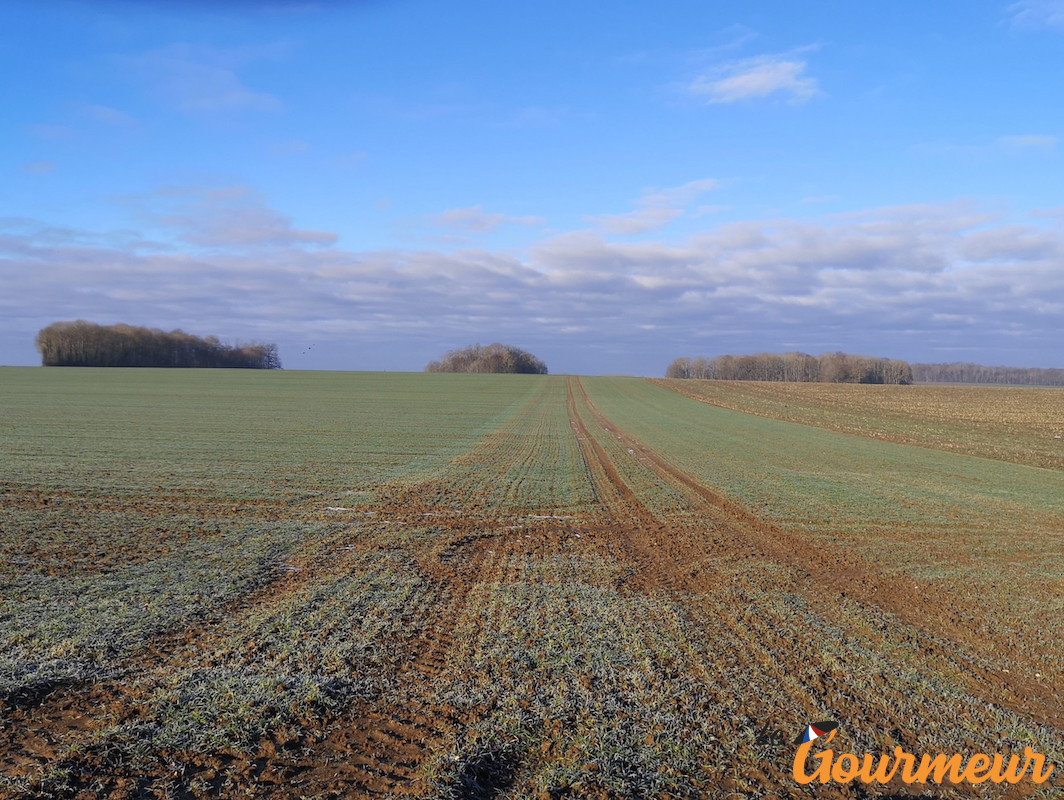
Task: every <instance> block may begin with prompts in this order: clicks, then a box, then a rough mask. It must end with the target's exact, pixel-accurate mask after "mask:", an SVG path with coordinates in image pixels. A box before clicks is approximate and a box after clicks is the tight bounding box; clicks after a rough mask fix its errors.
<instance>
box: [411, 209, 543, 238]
mask: <svg viewBox="0 0 1064 800" xmlns="http://www.w3.org/2000/svg"><path fill="white" fill-rule="evenodd" d="M427 221H428V223H429V224H430V225H434V226H437V227H440V228H449V229H451V230H456V231H461V232H463V233H467V234H485V233H492V232H493V231H495V230H496V229H497V228H499V226H501V225H504V224H516V225H526V226H537V225H544V224H546V220H544V219H543V218H542V217H533V216H524V217H511V216H508V215H507V214H500V213H498V212H488V211H485V210H484V207H483V206H480V205H476V206H470V207H469V208H452V209H450V210H449V211H444V212H443V213H442V214H435V215H433V216H430V217H428V218H427Z"/></svg>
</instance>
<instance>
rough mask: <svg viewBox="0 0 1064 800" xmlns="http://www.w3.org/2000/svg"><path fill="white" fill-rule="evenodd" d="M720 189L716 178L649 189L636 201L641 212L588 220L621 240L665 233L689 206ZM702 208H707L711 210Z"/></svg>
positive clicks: (591, 216)
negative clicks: (633, 236)
mask: <svg viewBox="0 0 1064 800" xmlns="http://www.w3.org/2000/svg"><path fill="white" fill-rule="evenodd" d="M717 186H718V181H716V180H715V179H713V178H700V179H699V180H694V181H689V182H687V183H685V184H683V185H682V186H673V187H671V188H666V189H647V190H646V191H644V192H643V195H642V196H641V197H640V198H639V199H638V200H637V201H636V206H637V208H636V209H635V210H634V211H627V212H624V213H622V214H595V215H587V216H585V217H584V219H586V220H587V221H588V222H590V223H592V224H593V225H595V226H596V227H598V228H599V229H601V230H603V231H605V232H606V233H611V234H614V235H617V236H631V235H636V234H640V233H649V232H651V231H657V230H661V229H662V228H664V227H665V226H666V225H668V224H669V223H670V222H672V221H673V220H674V219H676V218H677V217H680V216H683V214H684V207H686V206H689V205H690V204H691V203H693V202H694V201H695V200H697V199H698V198H699V197H701V196H702V195H703V194H705V193H706V192H708V191H711V190H712V189H715V188H717ZM700 208H707V206H701V207H700ZM696 216H698V214H696Z"/></svg>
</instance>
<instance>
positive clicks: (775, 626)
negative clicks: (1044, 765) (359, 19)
mask: <svg viewBox="0 0 1064 800" xmlns="http://www.w3.org/2000/svg"><path fill="white" fill-rule="evenodd" d="M701 383H703V382H694V381H685V382H683V384H682V385H680V384H679V383H675V384H674V383H672V382H670V383H668V384H667V385H662V382H651V381H645V380H640V379H634V378H575V377H565V376H549V377H547V376H516V375H515V376H487V375H451V374H420V375H415V374H384V373H306V372H304V373H301V372H259V371H246V372H245V371H232V372H230V371H221V370H204V371H193V370H189V371H181V370H169V371H167V370H150V369H144V370H118V369H111V370H105V369H101V370H92V369H55V370H51V369H48V370H45V369H0V453H3V462H2V466H0V797H3V798H19V800H23V799H24V798H96V797H107V798H116V800H117V799H119V798H150V797H158V798H213V797H225V798H238V797H241V798H243V797H262V798H290V797H291V798H327V797H354V798H383V797H423V798H436V797H440V798H492V797H502V798H544V799H545V800H556V799H557V798H613V797H617V798H671V797H722V798H726V797H735V798H746V797H756V798H791V797H818V798H843V797H854V798H857V797H872V796H883V797H887V796H890V797H901V796H910V795H912V796H929V797H986V798H996V797H1044V798H1050V797H1059V796H1060V793H1061V792H1062V791H1064V702H1062V699H1061V693H1062V691H1064V636H1062V633H1064V623H1062V620H1064V471H1062V469H1061V466H1062V465H1061V464H1059V463H1057V462H1055V461H1053V457H1054V452H1055V451H1054V450H1053V449H1052V448H1053V444H1052V442H1054V441H1057V440H1053V439H1052V436H1053V435H1054V431H1053V430H1052V425H1054V424H1061V417H1060V416H1054V412H1053V409H1056V408H1060V400H1059V399H1058V396H1057V395H1056V394H1055V392H1053V391H1052V390H1005V391H1006V392H1008V394H1007V397H1006V396H1005V395H1002V396H1001V403H1002V404H1003V405H1002V408H1006V409H1007V410H1008V416H1007V418H1005V419H1006V421H1005V422H1003V423H999V422H997V420H998V419H1000V418H1001V417H1000V415H997V416H995V415H994V414H993V413H991V412H989V411H986V406H987V403H988V402H989V401H988V400H986V399H979V398H978V397H975V396H974V395H973V394H972V392H973V391H976V392H987V391H992V390H971V389H968V388H964V387H958V388H956V389H953V388H950V389H945V388H942V387H897V389H898V390H912V391H913V392H914V393H917V394H913V395H909V396H908V397H919V398H920V402H918V403H909V402H908V401H906V400H902V399H898V398H900V397H901V395H897V396H894V395H888V394H887V393H883V392H881V391H880V390H881V389H882V388H883V387H845V388H846V391H847V392H848V394H846V395H845V396H843V394H841V393H840V394H839V395H837V396H834V397H833V396H830V395H829V393H823V394H817V393H814V392H812V391H810V393H809V394H806V395H801V396H799V395H798V394H792V393H791V392H792V390H793V389H794V387H789V386H779V387H777V386H772V387H766V386H764V385H759V386H758V387H755V388H751V389H750V390H749V391H745V390H744V392H745V393H743V392H739V391H738V390H733V389H732V388H731V387H726V388H725V389H722V390H719V391H718V389H717V388H715V387H712V386H710V387H702V386H694V384H701ZM803 388H804V387H803ZM817 388H819V387H817ZM831 388H834V387H831ZM890 388H892V389H893V388H895V387H890ZM925 388H934V389H935V391H934V392H928V393H925V394H918V393H920V392H923V390H924V389H925ZM681 391H682V392H687V393H694V394H697V395H698V396H699V399H695V398H693V397H688V396H684V394H681V393H680V392H681ZM950 392H955V395H954V397H953V399H952V400H951V396H950V394H949V393H950ZM1061 396H1064V394H1062V395H1061ZM987 397H990V396H989V395H987ZM995 398H996V396H995ZM951 403H953V405H952V409H953V411H952V413H951ZM721 406H729V407H721ZM735 409H741V410H742V411H748V412H753V413H741V411H740V410H735ZM772 417H786V418H787V419H780V418H772ZM788 420H790V421H788ZM798 422H801V423H804V424H797V423H798ZM1047 432H1048V437H1046V436H1045V434H1046V433H1047ZM853 434H859V435H853ZM875 434H883V435H875ZM1025 436H1029V439H1025V438H1023V437H1025ZM1043 438H1044V439H1045V440H1046V441H1043ZM951 442H952V443H955V444H956V446H952V447H951V446H949V444H950V443H951ZM1023 442H1029V443H1030V444H1029V445H1027V444H1023ZM1036 443H1037V446H1036ZM916 445H919V446H916ZM1058 447H1059V442H1058ZM814 720H836V721H838V722H839V735H838V736H837V738H836V739H835V741H834V745H833V746H835V747H836V748H837V749H838V750H839V751H846V752H852V753H883V752H888V753H889V752H891V751H892V750H893V748H894V747H895V746H896V745H900V746H903V747H905V749H906V750H908V751H910V752H915V753H961V754H971V753H979V752H983V753H1021V754H1022V753H1023V751H1024V748H1025V747H1031V748H1033V749H1034V750H1036V751H1038V752H1039V753H1042V754H1044V755H1045V756H1046V759H1047V761H1048V762H1049V763H1052V764H1054V765H1056V770H1055V772H1054V774H1053V776H1052V778H1051V780H1050V781H1049V782H1047V783H1044V784H1041V785H1036V784H1034V783H1033V782H1032V781H1030V780H1027V781H1024V782H1020V783H1017V784H1016V785H1011V786H1009V785H1000V786H999V785H994V784H990V783H985V784H978V785H970V784H960V785H956V786H954V785H950V784H946V785H942V786H938V785H934V784H929V785H927V786H921V785H913V786H910V785H906V784H904V783H902V782H901V781H900V780H897V781H895V782H894V783H892V784H890V785H888V786H875V785H873V786H865V785H863V784H860V783H851V784H838V785H836V784H828V785H824V786H821V785H811V786H801V785H799V784H798V783H796V782H795V781H794V780H793V778H792V777H791V764H792V761H793V758H794V751H795V747H794V745H793V744H792V742H793V740H794V737H795V736H796V735H797V734H798V732H799V731H800V730H801V729H803V728H804V726H805V725H806V724H808V723H810V722H812V721H814ZM770 729H771V730H776V729H778V730H780V731H782V732H783V733H784V734H785V736H784V738H785V740H781V739H779V738H776V737H771V736H766V735H765V733H766V731H768V730H770Z"/></svg>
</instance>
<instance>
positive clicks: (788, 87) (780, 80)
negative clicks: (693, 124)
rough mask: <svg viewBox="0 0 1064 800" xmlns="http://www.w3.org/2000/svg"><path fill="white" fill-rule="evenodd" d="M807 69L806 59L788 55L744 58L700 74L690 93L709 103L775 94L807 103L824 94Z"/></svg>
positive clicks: (692, 83)
mask: <svg viewBox="0 0 1064 800" xmlns="http://www.w3.org/2000/svg"><path fill="white" fill-rule="evenodd" d="M806 66H807V64H806V62H805V60H804V59H802V58H799V57H797V56H796V55H794V54H787V53H783V54H776V55H763V56H756V57H754V58H744V59H740V60H738V61H731V62H729V63H726V64H721V65H719V66H717V67H714V68H713V69H711V70H709V71H708V72H706V73H704V74H702V75H699V76H698V77H697V78H695V79H694V81H692V82H691V84H690V85H689V86H688V91H689V92H690V93H691V94H692V95H694V96H695V97H698V98H700V99H702V100H704V101H705V102H707V103H736V102H739V101H741V100H751V99H756V98H761V97H768V96H770V95H774V94H782V95H784V96H786V97H787V98H788V99H789V100H790V101H791V102H793V103H804V102H806V101H807V100H811V99H812V98H814V97H816V96H817V95H818V94H820V88H819V86H818V85H817V81H816V79H815V78H811V77H809V76H807V75H806V74H805V70H806Z"/></svg>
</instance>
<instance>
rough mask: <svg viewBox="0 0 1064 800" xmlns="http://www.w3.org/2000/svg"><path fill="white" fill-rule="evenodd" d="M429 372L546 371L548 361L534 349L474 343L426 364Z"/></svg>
mask: <svg viewBox="0 0 1064 800" xmlns="http://www.w3.org/2000/svg"><path fill="white" fill-rule="evenodd" d="M425 372H510V373H521V374H525V375H546V374H547V365H546V364H544V363H543V362H542V361H540V360H539V359H538V358H536V357H535V356H534V355H532V354H531V353H527V352H525V351H524V350H522V349H521V348H519V347H514V346H513V345H510V344H499V343H498V342H496V343H494V344H489V345H488V346H487V347H484V346H483V345H479V344H474V345H470V346H469V347H464V348H462V349H461V350H452V351H450V352H449V353H447V354H446V355H445V356H444V357H443V358H441V359H440V360H439V361H433V362H431V363H429V365H428V366H426V367H425Z"/></svg>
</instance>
